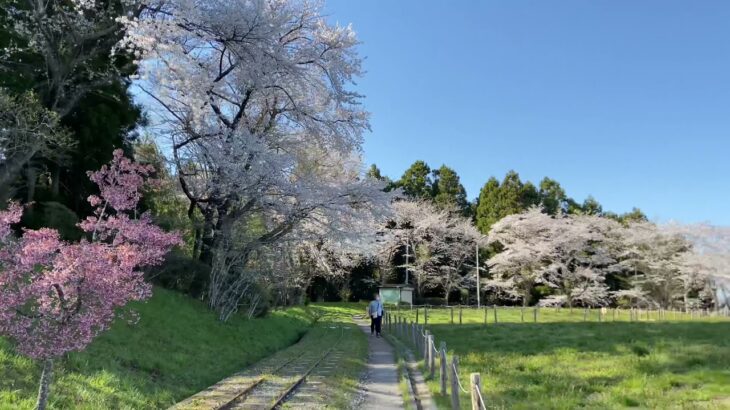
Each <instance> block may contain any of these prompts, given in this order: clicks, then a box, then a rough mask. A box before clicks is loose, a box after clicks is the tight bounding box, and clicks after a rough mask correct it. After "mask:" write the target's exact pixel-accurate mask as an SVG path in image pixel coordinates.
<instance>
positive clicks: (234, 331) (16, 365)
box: [0, 289, 313, 409]
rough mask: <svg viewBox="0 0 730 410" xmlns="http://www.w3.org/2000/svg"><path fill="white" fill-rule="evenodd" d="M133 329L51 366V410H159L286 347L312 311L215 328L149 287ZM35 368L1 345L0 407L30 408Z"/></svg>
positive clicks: (118, 326)
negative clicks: (70, 409) (147, 295)
mask: <svg viewBox="0 0 730 410" xmlns="http://www.w3.org/2000/svg"><path fill="white" fill-rule="evenodd" d="M132 308H134V309H135V310H136V311H137V312H139V314H140V321H139V323H137V324H135V325H130V324H127V323H126V322H124V321H118V322H117V323H115V324H114V326H113V327H112V329H111V330H110V331H108V332H106V333H105V334H103V335H102V336H100V337H99V338H98V339H97V340H95V341H94V342H93V343H92V344H91V345H90V346H89V347H88V349H86V351H84V352H78V353H71V354H69V355H67V357H65V358H63V359H60V360H57V361H56V369H55V375H54V376H55V377H54V383H53V385H52V387H51V399H50V406H51V408H55V409H62V408H63V409H66V408H74V409H101V408H119V409H146V408H164V407H167V406H169V405H171V404H172V403H174V402H176V401H178V400H181V399H183V398H185V397H187V396H189V395H191V394H193V393H195V392H197V391H199V390H201V389H203V388H205V387H208V386H209V385H211V384H213V383H215V382H217V381H218V380H220V379H222V378H224V377H226V376H228V375H230V374H232V373H234V372H236V371H238V370H240V369H242V368H244V367H245V366H247V365H249V364H251V363H253V362H255V361H257V360H259V359H261V358H262V357H265V356H268V355H270V354H272V353H274V352H275V351H277V350H279V349H281V348H284V347H286V346H289V345H291V344H292V343H294V342H296V341H297V340H298V339H300V338H301V337H302V335H303V334H304V333H305V332H306V331H307V330H308V329H309V327H310V326H311V325H312V322H313V315H312V309H309V308H306V309H305V308H292V309H288V310H286V311H277V312H273V313H271V314H270V315H269V316H268V317H266V318H263V319H254V320H245V319H243V318H241V317H236V318H233V319H232V320H231V321H230V322H229V323H220V322H219V321H217V320H216V317H215V315H214V314H213V313H212V312H210V311H209V310H208V309H207V308H206V307H205V306H204V305H203V304H202V303H200V302H198V301H195V300H192V299H190V298H188V297H186V296H182V295H179V294H176V293H174V292H170V291H166V290H164V289H155V295H154V296H153V297H152V299H150V300H149V301H147V302H145V303H135V304H133V306H132ZM39 375H40V368H39V366H38V363H35V362H34V361H32V360H29V359H27V358H24V357H20V356H17V355H15V354H14V353H13V350H12V347H11V346H10V344H9V343H8V342H7V341H4V340H2V339H0V409H29V408H33V406H34V404H35V396H36V392H37V383H38V377H39Z"/></svg>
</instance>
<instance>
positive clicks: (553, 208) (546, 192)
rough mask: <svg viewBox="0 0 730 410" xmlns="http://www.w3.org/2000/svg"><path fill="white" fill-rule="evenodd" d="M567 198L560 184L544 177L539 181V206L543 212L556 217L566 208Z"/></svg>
mask: <svg viewBox="0 0 730 410" xmlns="http://www.w3.org/2000/svg"><path fill="white" fill-rule="evenodd" d="M567 199H568V198H567V196H566V195H565V190H563V188H562V187H561V186H560V183H558V181H556V180H554V179H550V178H548V177H545V178H543V179H542V181H540V204H541V205H542V207H543V209H544V210H545V212H547V213H548V214H550V215H556V214H557V213H558V211H560V210H562V209H564V207H566V206H567V202H566V201H567Z"/></svg>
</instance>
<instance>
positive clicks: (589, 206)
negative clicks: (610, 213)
mask: <svg viewBox="0 0 730 410" xmlns="http://www.w3.org/2000/svg"><path fill="white" fill-rule="evenodd" d="M581 208H582V211H583V212H582V213H583V214H584V215H596V216H598V215H601V214H603V206H601V204H600V203H599V202H598V201H597V200H596V198H593V196H591V195H588V198H586V199H585V201H583V206H581Z"/></svg>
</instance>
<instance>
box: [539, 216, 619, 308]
mask: <svg viewBox="0 0 730 410" xmlns="http://www.w3.org/2000/svg"><path fill="white" fill-rule="evenodd" d="M552 225H553V233H552V234H551V235H550V237H549V238H548V240H549V241H550V242H549V247H550V248H551V251H550V254H549V256H548V258H549V259H550V261H551V262H550V265H548V267H547V270H546V274H545V278H544V283H545V284H546V285H548V286H549V287H551V288H552V289H554V290H555V291H556V294H555V295H553V296H550V297H548V298H546V299H544V300H542V301H541V303H542V304H552V305H556V304H557V305H563V304H565V305H567V306H568V307H570V308H572V307H573V306H575V305H576V304H579V305H582V306H604V305H606V304H608V302H609V301H610V300H611V295H610V292H609V287H608V285H607V284H606V275H607V274H608V273H612V272H614V273H616V272H619V271H620V266H619V265H618V262H619V256H620V252H621V249H622V248H621V247H622V238H623V237H622V227H621V225H620V224H619V223H618V222H616V221H614V220H612V219H608V218H604V217H599V216H592V215H574V216H565V215H563V216H560V215H559V216H556V217H554V218H553V220H552Z"/></svg>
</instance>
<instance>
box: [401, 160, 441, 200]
mask: <svg viewBox="0 0 730 410" xmlns="http://www.w3.org/2000/svg"><path fill="white" fill-rule="evenodd" d="M397 186H398V187H400V188H403V193H404V194H405V195H406V196H407V197H409V198H413V199H433V191H434V189H433V181H432V180H431V168H430V167H429V166H428V164H426V163H425V162H424V161H421V160H418V161H416V162H414V163H413V165H411V166H410V167H409V168H408V169H407V170H406V172H404V173H403V176H402V177H401V179H400V180H399V181H398V183H397Z"/></svg>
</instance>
